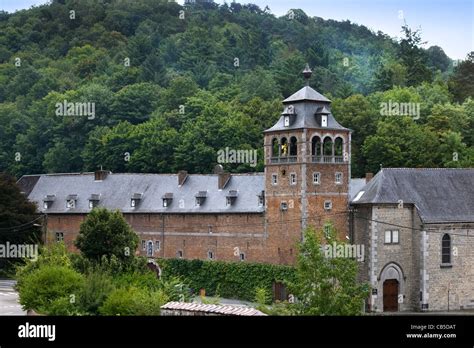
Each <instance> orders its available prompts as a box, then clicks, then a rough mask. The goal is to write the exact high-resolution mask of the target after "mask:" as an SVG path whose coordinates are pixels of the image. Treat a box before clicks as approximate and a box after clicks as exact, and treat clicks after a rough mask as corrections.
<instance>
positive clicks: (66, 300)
mask: <svg viewBox="0 0 474 348" xmlns="http://www.w3.org/2000/svg"><path fill="white" fill-rule="evenodd" d="M40 312H42V313H45V314H48V315H82V314H83V313H82V311H81V308H80V307H79V306H78V305H77V302H76V301H74V302H72V301H71V298H70V297H69V296H67V297H66V296H65V297H60V298H57V299H55V300H53V301H52V302H51V303H50V304H49V305H48V306H47V307H46V308H42V309H40Z"/></svg>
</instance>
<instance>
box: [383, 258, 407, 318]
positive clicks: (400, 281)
mask: <svg viewBox="0 0 474 348" xmlns="http://www.w3.org/2000/svg"><path fill="white" fill-rule="evenodd" d="M379 281H380V283H381V284H382V292H383V293H382V296H383V311H384V312H396V311H398V310H399V303H400V302H399V297H400V295H401V296H402V297H401V298H402V299H403V298H404V297H405V296H404V294H405V277H404V275H403V270H402V268H401V267H400V266H399V265H398V264H396V263H394V262H392V263H388V264H387V265H385V267H384V268H383V269H382V272H381V273H380V277H379Z"/></svg>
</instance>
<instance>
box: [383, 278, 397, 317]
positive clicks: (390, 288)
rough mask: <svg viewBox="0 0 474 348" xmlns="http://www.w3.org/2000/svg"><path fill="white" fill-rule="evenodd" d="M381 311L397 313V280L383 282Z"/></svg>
mask: <svg viewBox="0 0 474 348" xmlns="http://www.w3.org/2000/svg"><path fill="white" fill-rule="evenodd" d="M383 311H384V312H397V311H398V280H396V279H387V280H386V281H384V282H383Z"/></svg>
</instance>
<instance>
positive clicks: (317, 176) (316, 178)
mask: <svg viewBox="0 0 474 348" xmlns="http://www.w3.org/2000/svg"><path fill="white" fill-rule="evenodd" d="M313 184H314V185H319V184H321V173H319V172H315V173H313Z"/></svg>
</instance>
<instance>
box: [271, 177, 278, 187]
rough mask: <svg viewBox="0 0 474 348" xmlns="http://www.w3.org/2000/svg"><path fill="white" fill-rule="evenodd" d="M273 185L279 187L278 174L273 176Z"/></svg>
mask: <svg viewBox="0 0 474 348" xmlns="http://www.w3.org/2000/svg"><path fill="white" fill-rule="evenodd" d="M272 185H278V174H272Z"/></svg>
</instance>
